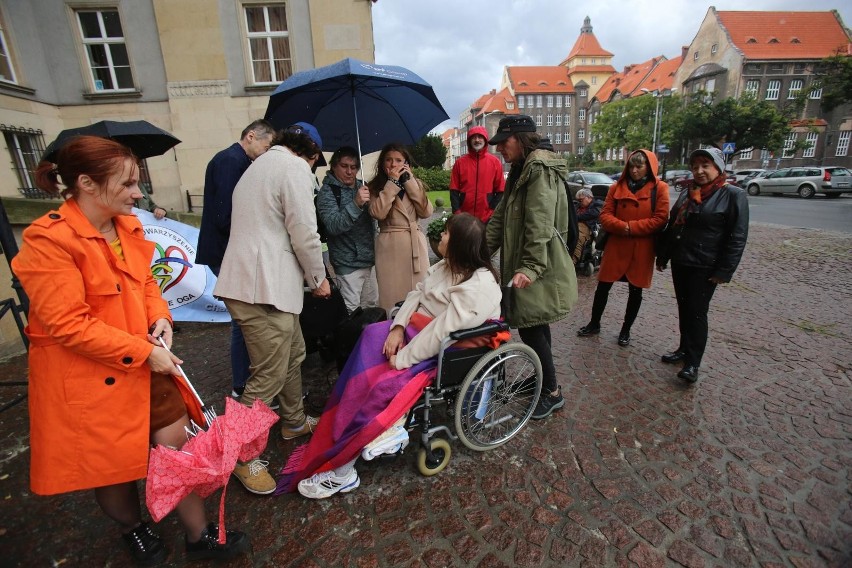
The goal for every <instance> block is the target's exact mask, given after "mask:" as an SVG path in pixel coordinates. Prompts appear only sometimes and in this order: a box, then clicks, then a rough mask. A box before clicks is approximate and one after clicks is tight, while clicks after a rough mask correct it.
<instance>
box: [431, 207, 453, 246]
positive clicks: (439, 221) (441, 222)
mask: <svg viewBox="0 0 852 568" xmlns="http://www.w3.org/2000/svg"><path fill="white" fill-rule="evenodd" d="M452 216H453V214H452V213H449V212H447V213H444V214H443V215H441V216H440V217H435V218H434V219H432V220H431V221H429V226H428V227H426V236H427V237H428V238H429V239H430V240H433V241H439V240H441V233H442V232H443V230H444V227H446V226H447V219H449V218H450V217H452Z"/></svg>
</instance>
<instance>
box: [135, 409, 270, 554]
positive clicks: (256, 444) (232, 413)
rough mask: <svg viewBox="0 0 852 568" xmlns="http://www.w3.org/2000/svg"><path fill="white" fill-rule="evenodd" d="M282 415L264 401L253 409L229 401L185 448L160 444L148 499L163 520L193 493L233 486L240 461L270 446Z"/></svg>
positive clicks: (155, 450)
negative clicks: (230, 480) (231, 479)
mask: <svg viewBox="0 0 852 568" xmlns="http://www.w3.org/2000/svg"><path fill="white" fill-rule="evenodd" d="M277 421H278V415H277V414H276V413H275V412H273V411H272V410H270V409H269V407H268V406H266V404H264V403H263V402H262V401H260V400H255V401H254V404H253V405H252V406H251V407H248V406H245V405H243V404H240V403H239V402H237V401H235V400H233V399H231V398H230V397H229V398H227V399H226V402H225V414H224V415H222V416H218V417H217V418H216V420H215V421H213V422H212V423H211V424H210V427H209V429H208V430H207V431H204V430H200V431H198V432H197V433H196V434H195V435H194V436H193V437H192V438H191V439H190V440H189V441H188V442H187V443H186V444H184V446H183V448H181V449H180V450H175V449H173V448H168V447H164V446H155V447H154V448H153V449H152V450H151V455H150V459H149V461H148V479H147V482H146V491H145V503H146V504H147V506H148V510H149V511H150V512H151V516H152V517H153V519H154V521H160V520H161V519H162V518H163V517H165V516H166V515H167V514H169V512H171V511H172V510H173V509H174V508H175V507H176V506H177V504H178V503H180V501H181V500H182V499H183V498H184V497H186V496H187V495H189V494H190V493H192V492H193V491H194V492H195V493H197V494H198V495H199V496H201V497H207V496H208V495H210V494H211V493H213V492H214V491H215V490H217V489H218V488H220V487H225V486H226V485H227V484H228V478H229V477H230V476H231V473H233V471H234V467H235V466H236V463H237V460H240V461H249V460H252V459H254V458H256V457H257V456H259V455H260V454H261V452H263V450H264V448H266V442H267V439H268V437H269V428H270V427H271V426H272V425H273V424H274V423H275V422H277ZM219 542H220V543H222V544H224V543H225V489H223V490H222V497H221V499H220V502H219Z"/></svg>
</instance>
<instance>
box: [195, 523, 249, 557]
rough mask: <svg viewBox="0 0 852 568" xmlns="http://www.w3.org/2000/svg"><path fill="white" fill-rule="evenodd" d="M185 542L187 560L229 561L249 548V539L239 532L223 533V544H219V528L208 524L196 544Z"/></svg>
mask: <svg viewBox="0 0 852 568" xmlns="http://www.w3.org/2000/svg"><path fill="white" fill-rule="evenodd" d="M185 542H186V559H187V560H204V559H216V560H230V559H231V558H235V557H237V556H239V555H240V554H242V553H244V552H247V551H248V549H249V546H250V543H249V537H248V536H247V535H246V534H245V533H242V532H239V531H225V544H219V526H218V525H217V524H216V523H210V524H209V525H207V528H206V529H204V530H203V531H201V538H200V539H199V541H198V542H189V541H188V540H186V541H185Z"/></svg>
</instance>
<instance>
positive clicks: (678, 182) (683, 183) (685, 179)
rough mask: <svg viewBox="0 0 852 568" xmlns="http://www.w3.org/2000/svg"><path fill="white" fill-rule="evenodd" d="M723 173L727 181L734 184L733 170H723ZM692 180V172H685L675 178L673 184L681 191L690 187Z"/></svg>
mask: <svg viewBox="0 0 852 568" xmlns="http://www.w3.org/2000/svg"><path fill="white" fill-rule="evenodd" d="M725 175H726V176H727V182H728V183H730V184H734V185H736V182H735V181H734V179H735V178H734V173H733V172H725ZM694 182H695V180H694V178H693V176H692V172H687V173H686V175H682V176H680V177H678V178H675V180H674V182H673V184H674V188H675V190H677V191H683V190H685V189H692V184H693V183H694Z"/></svg>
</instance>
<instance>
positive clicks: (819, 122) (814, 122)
mask: <svg viewBox="0 0 852 568" xmlns="http://www.w3.org/2000/svg"><path fill="white" fill-rule="evenodd" d="M803 126H828V122H826V120H825V119H822V118H804V119H801V120H791V121H790V127H791V128H799V127H803Z"/></svg>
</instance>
